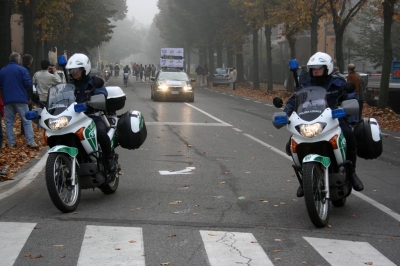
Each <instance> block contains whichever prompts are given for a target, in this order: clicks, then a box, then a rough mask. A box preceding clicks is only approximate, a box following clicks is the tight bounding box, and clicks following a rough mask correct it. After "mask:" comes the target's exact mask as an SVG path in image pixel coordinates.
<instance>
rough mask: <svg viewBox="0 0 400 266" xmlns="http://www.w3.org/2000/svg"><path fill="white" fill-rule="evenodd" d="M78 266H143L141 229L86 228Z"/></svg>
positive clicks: (90, 226) (89, 226)
mask: <svg viewBox="0 0 400 266" xmlns="http://www.w3.org/2000/svg"><path fill="white" fill-rule="evenodd" d="M78 265H84V266H91V265H93V266H100V265H121V266H123V265H135V266H145V259H144V247H143V234H142V228H136V227H114V226H92V225H88V226H86V231H85V236H84V239H83V243H82V247H81V252H80V255H79V259H78Z"/></svg>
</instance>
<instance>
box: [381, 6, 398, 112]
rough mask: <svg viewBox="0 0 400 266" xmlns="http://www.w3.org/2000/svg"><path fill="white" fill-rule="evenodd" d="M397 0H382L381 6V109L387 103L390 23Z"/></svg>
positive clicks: (389, 69)
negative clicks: (382, 52) (382, 51)
mask: <svg viewBox="0 0 400 266" xmlns="http://www.w3.org/2000/svg"><path fill="white" fill-rule="evenodd" d="M397 1H398V0H384V1H382V6H383V12H382V14H383V21H384V22H383V47H384V48H383V50H384V54H383V66H382V77H381V86H380V89H379V100H378V108H380V109H383V108H386V107H387V105H388V99H389V80H390V72H391V67H392V66H391V64H392V54H393V50H392V23H393V17H394V15H395V4H396V3H397Z"/></svg>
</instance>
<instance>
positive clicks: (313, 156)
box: [303, 154, 331, 169]
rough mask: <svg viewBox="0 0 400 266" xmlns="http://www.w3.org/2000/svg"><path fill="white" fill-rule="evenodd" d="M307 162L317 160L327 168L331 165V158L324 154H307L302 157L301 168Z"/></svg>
mask: <svg viewBox="0 0 400 266" xmlns="http://www.w3.org/2000/svg"><path fill="white" fill-rule="evenodd" d="M309 162H317V163H320V164H322V165H323V166H324V167H325V168H328V167H329V166H330V165H331V159H329V158H328V157H325V156H321V155H319V154H309V155H307V156H306V157H304V159H303V169H304V164H306V163H309Z"/></svg>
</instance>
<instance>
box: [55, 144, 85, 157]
mask: <svg viewBox="0 0 400 266" xmlns="http://www.w3.org/2000/svg"><path fill="white" fill-rule="evenodd" d="M56 152H62V153H66V154H68V155H69V156H71V157H75V156H76V155H78V149H77V148H73V147H68V146H65V145H57V146H54V147H52V148H51V149H50V150H49V153H56Z"/></svg>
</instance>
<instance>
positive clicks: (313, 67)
mask: <svg viewBox="0 0 400 266" xmlns="http://www.w3.org/2000/svg"><path fill="white" fill-rule="evenodd" d="M307 67H308V68H312V69H323V68H324V67H325V66H324V65H322V66H321V65H311V66H307Z"/></svg>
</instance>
